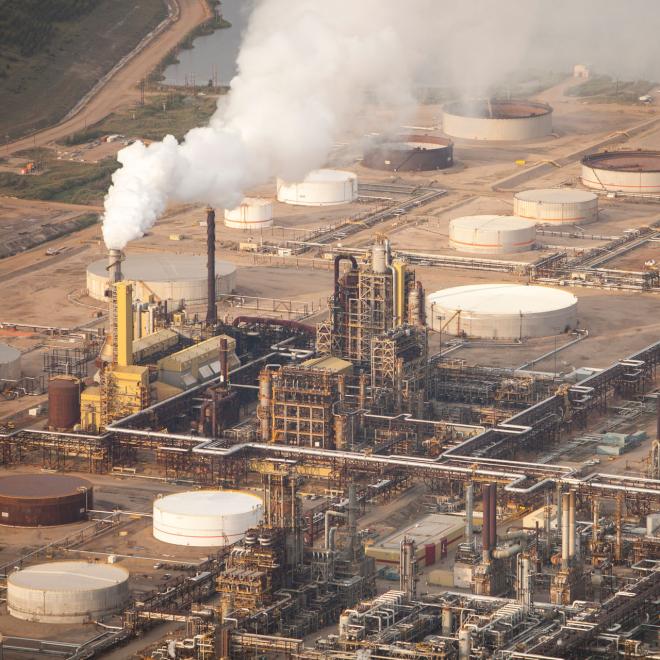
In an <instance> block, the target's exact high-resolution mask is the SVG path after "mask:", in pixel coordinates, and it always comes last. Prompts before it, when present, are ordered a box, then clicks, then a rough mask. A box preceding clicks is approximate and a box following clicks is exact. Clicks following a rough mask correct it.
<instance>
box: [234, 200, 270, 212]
mask: <svg viewBox="0 0 660 660" xmlns="http://www.w3.org/2000/svg"><path fill="white" fill-rule="evenodd" d="M272 205H273V202H272V201H271V200H270V199H264V198H263V197H244V198H243V201H242V202H241V203H240V204H239V205H238V206H235V207H234V208H233V209H227V210H228V211H233V210H234V209H238V208H240V207H241V206H272Z"/></svg>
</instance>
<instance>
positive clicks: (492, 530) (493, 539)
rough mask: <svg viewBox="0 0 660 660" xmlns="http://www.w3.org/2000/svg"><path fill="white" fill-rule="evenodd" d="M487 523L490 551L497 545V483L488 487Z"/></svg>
mask: <svg viewBox="0 0 660 660" xmlns="http://www.w3.org/2000/svg"><path fill="white" fill-rule="evenodd" d="M488 522H489V523H490V524H489V529H488V538H489V539H490V549H491V550H494V549H495V546H496V545H497V482H496V483H494V484H491V487H490V517H489V520H488Z"/></svg>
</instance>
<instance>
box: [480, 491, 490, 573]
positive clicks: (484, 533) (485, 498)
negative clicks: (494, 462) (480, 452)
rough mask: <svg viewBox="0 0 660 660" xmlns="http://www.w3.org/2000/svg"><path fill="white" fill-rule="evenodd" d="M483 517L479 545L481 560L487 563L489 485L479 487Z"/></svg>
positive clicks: (488, 547) (488, 554) (488, 549)
mask: <svg viewBox="0 0 660 660" xmlns="http://www.w3.org/2000/svg"><path fill="white" fill-rule="evenodd" d="M481 496H482V506H483V511H484V512H483V517H482V519H481V545H482V549H483V559H484V561H488V558H489V556H490V553H489V551H490V484H484V485H483V486H482V487H481Z"/></svg>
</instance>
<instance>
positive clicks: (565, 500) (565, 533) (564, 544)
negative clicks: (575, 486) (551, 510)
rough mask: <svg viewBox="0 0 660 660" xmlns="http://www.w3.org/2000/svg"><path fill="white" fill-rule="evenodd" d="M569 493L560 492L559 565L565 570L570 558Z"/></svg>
mask: <svg viewBox="0 0 660 660" xmlns="http://www.w3.org/2000/svg"><path fill="white" fill-rule="evenodd" d="M569 497H570V496H569V494H568V493H562V496H561V500H562V502H561V504H562V506H561V512H562V513H561V567H562V568H563V569H564V570H566V569H567V568H568V563H569V560H570V557H571V555H570V550H569V547H570V541H569V538H568V537H569V534H570V532H569V515H570V514H569V509H570V507H571V505H570V503H569Z"/></svg>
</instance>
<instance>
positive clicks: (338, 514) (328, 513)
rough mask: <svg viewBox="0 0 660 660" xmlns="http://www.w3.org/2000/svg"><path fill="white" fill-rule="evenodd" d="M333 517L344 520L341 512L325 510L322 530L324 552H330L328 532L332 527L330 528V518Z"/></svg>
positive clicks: (330, 543)
mask: <svg viewBox="0 0 660 660" xmlns="http://www.w3.org/2000/svg"><path fill="white" fill-rule="evenodd" d="M331 516H335V517H336V518H346V517H347V516H346V514H345V513H342V512H341V511H335V510H334V509H326V511H325V529H324V541H325V548H326V550H331V549H332V548H331V545H332V538H331V535H330V530H331V529H334V527H330V517H331Z"/></svg>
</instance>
